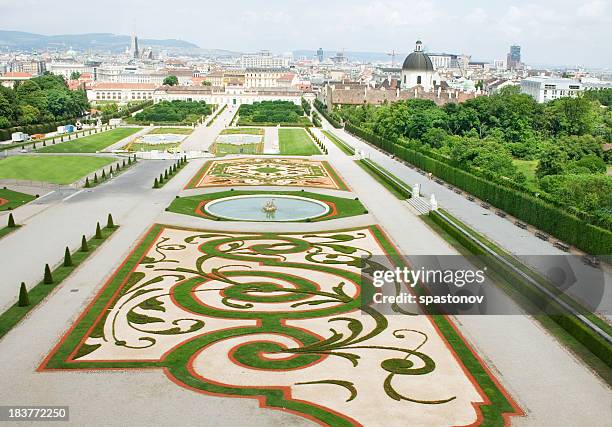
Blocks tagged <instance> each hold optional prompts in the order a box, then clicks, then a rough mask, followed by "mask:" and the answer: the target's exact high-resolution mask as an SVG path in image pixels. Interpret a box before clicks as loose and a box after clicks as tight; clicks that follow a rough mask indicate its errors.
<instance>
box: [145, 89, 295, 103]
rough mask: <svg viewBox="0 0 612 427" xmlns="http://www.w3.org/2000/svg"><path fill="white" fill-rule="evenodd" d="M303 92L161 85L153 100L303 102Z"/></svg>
mask: <svg viewBox="0 0 612 427" xmlns="http://www.w3.org/2000/svg"><path fill="white" fill-rule="evenodd" d="M302 95H303V93H302V92H301V91H299V90H295V89H288V88H277V89H273V88H267V89H266V88H258V89H245V88H243V87H241V86H237V87H230V86H228V87H226V88H223V89H222V88H213V87H212V86H161V87H159V88H157V89H156V90H155V92H154V94H153V100H154V101H155V102H156V103H157V102H160V101H174V100H182V101H205V102H206V103H207V104H216V105H223V104H227V105H241V104H252V103H254V102H261V101H291V102H293V103H295V104H296V105H299V104H300V103H301V99H302Z"/></svg>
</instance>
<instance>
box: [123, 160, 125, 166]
mask: <svg viewBox="0 0 612 427" xmlns="http://www.w3.org/2000/svg"><path fill="white" fill-rule="evenodd" d="M123 167H125V159H123Z"/></svg>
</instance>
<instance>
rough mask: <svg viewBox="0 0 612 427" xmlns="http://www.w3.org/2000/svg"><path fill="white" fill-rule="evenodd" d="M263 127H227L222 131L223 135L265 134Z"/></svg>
mask: <svg viewBox="0 0 612 427" xmlns="http://www.w3.org/2000/svg"><path fill="white" fill-rule="evenodd" d="M263 134H264V130H263V129H262V128H227V129H223V130H222V131H221V135H263Z"/></svg>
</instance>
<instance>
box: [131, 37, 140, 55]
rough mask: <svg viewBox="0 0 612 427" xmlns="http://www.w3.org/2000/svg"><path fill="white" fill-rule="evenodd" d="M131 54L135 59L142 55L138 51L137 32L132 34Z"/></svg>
mask: <svg viewBox="0 0 612 427" xmlns="http://www.w3.org/2000/svg"><path fill="white" fill-rule="evenodd" d="M130 56H131V57H132V58H134V59H138V58H139V57H140V52H139V51H138V37H136V34H132V43H131V44H130Z"/></svg>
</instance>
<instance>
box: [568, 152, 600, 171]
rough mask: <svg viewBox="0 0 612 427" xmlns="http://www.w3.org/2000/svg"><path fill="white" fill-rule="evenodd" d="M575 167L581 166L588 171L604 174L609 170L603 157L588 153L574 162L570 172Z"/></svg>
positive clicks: (569, 169)
mask: <svg viewBox="0 0 612 427" xmlns="http://www.w3.org/2000/svg"><path fill="white" fill-rule="evenodd" d="M574 168H580V169H584V170H586V173H593V174H603V173H606V171H607V169H608V168H607V166H606V162H604V161H603V159H602V158H601V157H597V156H594V155H588V156H584V157H582V158H581V159H580V160H576V161H574V162H572V163H571V164H570V165H569V167H568V172H570V171H572V170H573V169H574Z"/></svg>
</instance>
